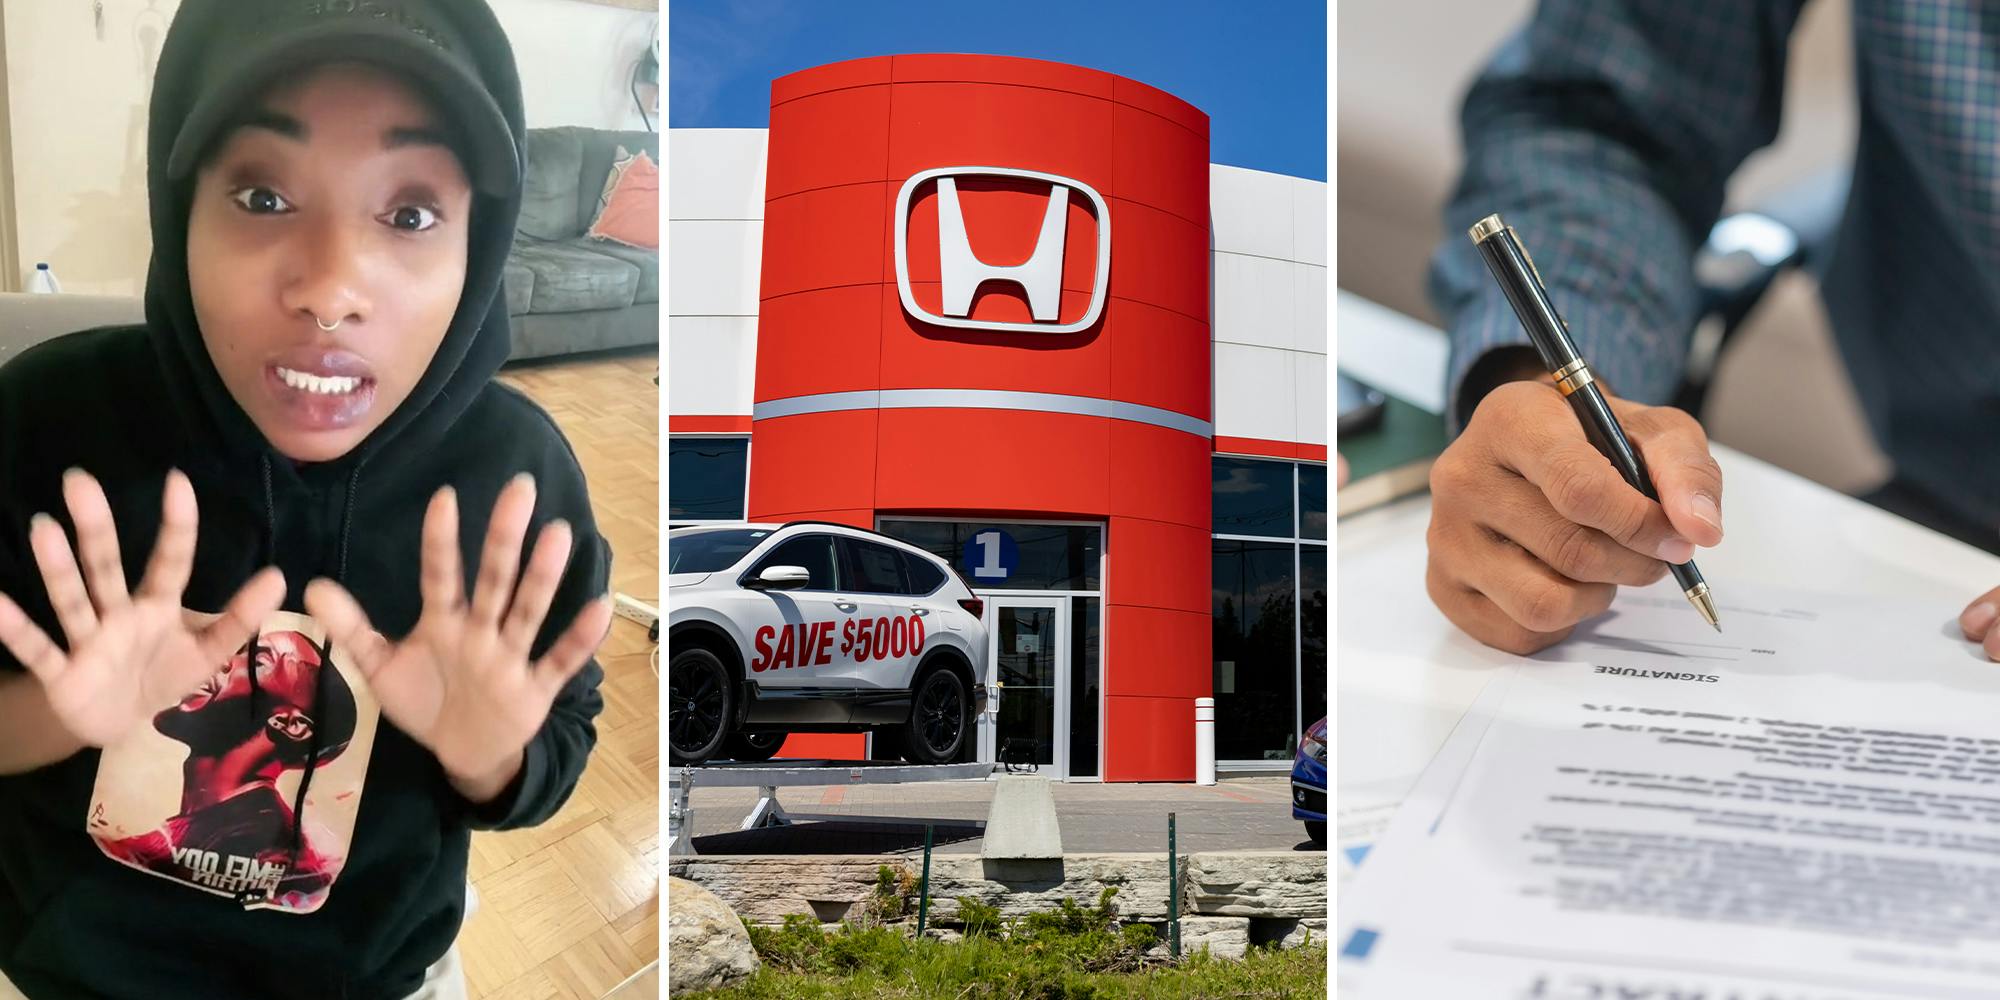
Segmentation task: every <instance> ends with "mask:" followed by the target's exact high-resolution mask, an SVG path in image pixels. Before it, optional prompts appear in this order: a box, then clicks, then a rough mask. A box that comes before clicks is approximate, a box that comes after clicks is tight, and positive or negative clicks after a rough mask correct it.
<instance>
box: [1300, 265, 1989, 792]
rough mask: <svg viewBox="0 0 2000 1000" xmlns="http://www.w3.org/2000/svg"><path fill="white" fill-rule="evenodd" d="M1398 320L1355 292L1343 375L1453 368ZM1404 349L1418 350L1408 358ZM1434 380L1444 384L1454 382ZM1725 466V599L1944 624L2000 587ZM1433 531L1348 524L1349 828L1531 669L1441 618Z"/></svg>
mask: <svg viewBox="0 0 2000 1000" xmlns="http://www.w3.org/2000/svg"><path fill="white" fill-rule="evenodd" d="M1383 312H1384V311H1382V310H1381V309H1380V307H1377V306H1373V304H1372V303H1367V302H1365V301H1364V300H1360V299H1356V298H1355V297H1353V296H1351V295H1349V294H1348V293H1342V294H1341V295H1340V299H1339V313H1338V316H1339V323H1340V326H1339V330H1340V337H1339V341H1340V348H1339V350H1340V354H1339V359H1340V364H1341V367H1342V368H1343V369H1347V370H1351V371H1353V372H1354V373H1355V374H1356V375H1357V376H1360V377H1363V378H1364V379H1369V378H1371V372H1372V370H1374V369H1376V368H1379V367H1382V366H1384V365H1385V364H1387V365H1390V366H1394V367H1401V368H1403V369H1404V376H1403V377H1405V378H1408V377H1410V376H1409V374H1408V370H1409V368H1411V367H1413V366H1417V365H1422V364H1425V363H1426V361H1425V359H1429V363H1431V364H1433V365H1438V364H1439V358H1440V355H1439V354H1438V337H1439V335H1438V334H1437V331H1435V330H1433V329H1430V328H1428V327H1424V326H1422V324H1416V323H1414V321H1411V320H1408V319H1407V318H1404V317H1401V316H1396V315H1395V314H1388V317H1387V318H1386V319H1385V318H1383V316H1382V313H1383ZM1350 341H1352V342H1353V343H1354V344H1355V345H1356V350H1355V351H1354V352H1350V350H1349V347H1348V344H1349V342H1350ZM1399 344H1407V345H1409V347H1408V350H1407V351H1404V352H1402V353H1400V354H1399V349H1398V345H1399ZM1385 359H1386V361H1385ZM1433 370H1438V369H1436V368H1433ZM1433 381H1434V382H1437V383H1441V382H1442V373H1441V371H1439V374H1438V375H1437V376H1435V378H1434V379H1433ZM1715 455H1716V461H1717V462H1718V463H1720V464H1721V466H1722V477H1723V496H1722V510H1723V517H1722V521H1723V527H1724V530H1725V532H1726V534H1725V537H1724V539H1723V542H1722V544H1721V545H1719V546H1717V547H1715V548H1713V549H1703V550H1701V551H1700V552H1699V553H1698V554H1697V556H1696V559H1697V561H1699V562H1700V564H1701V571H1702V575H1703V576H1705V577H1707V578H1708V581H1709V585H1710V586H1712V587H1714V588H1715V590H1716V592H1717V593H1718V594H1719V595H1722V596H1723V597H1725V598H1726V597H1727V596H1728V593H1729V588H1730V587H1731V586H1734V585H1742V584H1761V585H1767V586H1776V587H1784V588H1790V589H1795V590H1817V591H1826V592H1831V593H1853V594H1882V595H1893V596H1897V597H1901V598H1908V599H1915V600H1918V601H1929V602H1934V603H1935V604H1936V605H1937V609H1938V620H1939V622H1940V625H1941V627H1943V626H1946V625H1949V623H1951V622H1952V621H1953V620H1955V619H1956V617H1957V615H1958V613H1959V611H1960V610H1962V609H1963V608H1964V607H1965V605H1966V604H1967V603H1968V602H1970V601H1971V600H1972V599H1973V598H1974V597H1977V596H1979V595H1980V594H1981V593H1983V592H1984V591H1986V590H1987V589H1988V588H1991V587H1994V586H1996V585H2000V557H1995V556H1993V555H1989V554H1987V553H1985V552H1982V551H1980V550H1979V549H1976V548H1973V547H1971V546H1969V545H1965V544H1962V543H1960V542H1958V541H1955V540H1953V539H1951V538H1947V537H1945V536H1943V535H1939V534H1937V533H1935V532H1933V531H1930V530H1929V529H1926V528H1923V527H1920V526H1918V525H1916V524H1913V523H1911V522H1909V521H1905V520H1903V519H1901V518H1898V517H1895V516H1894V515H1891V514H1887V513H1884V512H1882V511H1880V510H1877V509H1876V508H1874V507H1870V506H1868V505H1867V504H1864V503H1861V502H1860V501H1858V500H1854V499H1852V498H1850V497H1846V496H1843V495H1841V494H1840V493H1837V492H1835V491H1833V490H1829V489H1827V488H1825V487H1823V486H1820V485H1818V484H1816V483H1813V482H1810V481H1808V480H1805V479H1802V478H1800V477H1798V476H1794V475H1792V474H1791V473H1788V472H1785V471H1783V470H1781V469H1779V468H1777V467H1775V466H1772V465H1769V464H1766V463H1764V462H1761V461H1758V460H1757V459H1754V458H1751V457H1749V456H1747V455H1744V454H1742V453H1740V452H1736V451H1732V450H1730V449H1728V448H1725V447H1717V448H1716V449H1715ZM1429 522H1430V497H1429V496H1428V495H1420V496H1415V497H1410V498H1408V499H1406V500H1403V501H1401V502H1399V503H1395V504H1391V505H1389V506H1386V507H1382V508H1378V509H1376V510H1372V511H1366V512H1364V513H1361V514H1358V515H1355V516H1352V517H1348V518H1345V519H1342V520H1341V521H1340V522H1339V526H1338V531H1337V537H1338V541H1337V548H1338V551H1339V566H1338V589H1337V590H1336V591H1335V606H1336V607H1337V609H1338V610H1337V611H1336V616H1337V625H1336V630H1335V637H1336V643H1337V645H1338V646H1339V659H1338V660H1337V661H1336V662H1337V663H1338V665H1339V666H1338V675H1339V681H1338V686H1339V698H1338V699H1337V701H1338V706H1339V707H1338V709H1337V712H1338V725H1337V727H1336V731H1335V732H1336V740H1337V742H1338V746H1339V754H1340V762H1339V765H1338V768H1339V772H1340V773H1339V777H1338V779H1337V782H1338V785H1339V789H1340V791H1339V799H1338V801H1339V803H1340V813H1341V815H1342V816H1343V817H1345V816H1348V815H1349V814H1350V813H1352V814H1356V815H1359V814H1361V813H1363V812H1366V811H1368V810H1378V811H1379V810H1382V809H1386V808H1388V807H1389V806H1391V805H1392V804H1393V803H1394V802H1395V801H1398V800H1400V799H1401V797H1402V795H1403V794H1404V792H1405V791H1406V790H1407V788H1408V783H1409V782H1410V781H1411V780H1414V779H1415V777H1416V775H1417V774H1418V773H1420V772H1421V770H1422V769H1423V767H1424V765H1425V764H1427V763H1428V762H1429V761H1430V758H1431V757H1432V756H1433V755H1435V753H1436V752H1437V749H1438V747H1439V746H1440V745H1442V744H1443V742H1444V738H1445V736H1446V735H1447V734H1448V733H1449V732H1450V730H1451V726H1453V725H1455V724H1456V723H1457V722H1458V719H1459V717H1460V716H1462V715H1463V714H1464V711H1465V709H1466V707H1467V706H1468V705H1470V704H1471V702H1472V699H1473V697H1474V696H1476V695H1477V694H1478V692H1479V688H1480V686H1481V685H1483V684H1484V683H1485V680H1486V679H1487V677H1489V676H1490V675H1491V673H1492V669H1493V668H1494V667H1497V666H1500V665H1503V664H1506V663H1511V662H1516V661H1515V659H1514V658H1513V657H1510V656H1508V655H1507V654H1505V653H1500V652H1498V651H1496V650H1492V649H1489V648H1487V647H1485V646H1482V645H1480V644H1479V643H1477V642H1474V641H1473V640H1471V639H1470V638H1467V637H1466V636H1465V635H1464V634H1463V633H1461V632H1459V631H1458V630H1457V629H1456V628H1454V627H1453V626H1452V625H1451V624H1450V623H1449V622H1447V621H1446V620H1445V618H1444V616H1443V615H1441V614H1439V613H1438V612H1437V610H1436V608H1434V607H1432V605H1431V603H1430V598H1429V597H1428V595H1426V594H1425V592H1424V562H1425V558H1426V552H1425V546H1424V530H1425V527H1426V525H1428V524H1429ZM1693 614H1694V613H1693V612H1692V611H1690V612H1689V617H1690V620H1692V619H1693ZM1723 627H1724V628H1727V627H1728V622H1726V621H1725V622H1724V623H1723ZM1560 649H1561V647H1557V648H1556V652H1558V653H1559V652H1560ZM1995 669H2000V666H1996V667H1995Z"/></svg>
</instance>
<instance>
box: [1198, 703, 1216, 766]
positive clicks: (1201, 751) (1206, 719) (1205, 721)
mask: <svg viewBox="0 0 2000 1000" xmlns="http://www.w3.org/2000/svg"><path fill="white" fill-rule="evenodd" d="M1194 783H1195V784H1197V785H1213V784H1215V699H1214V698H1196V699H1195V700H1194Z"/></svg>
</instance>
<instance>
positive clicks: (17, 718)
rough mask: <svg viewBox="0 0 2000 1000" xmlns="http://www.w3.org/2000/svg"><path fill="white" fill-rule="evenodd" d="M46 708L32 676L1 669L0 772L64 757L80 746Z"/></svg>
mask: <svg viewBox="0 0 2000 1000" xmlns="http://www.w3.org/2000/svg"><path fill="white" fill-rule="evenodd" d="M83 748H84V747H83V741H82V740H79V739H77V738H76V737H75V736H72V735H70V732H69V730H67V729H64V728H63V726H62V723H60V722H58V721H56V715H55V712H54V711H53V710H51V709H50V708H49V701H48V699H47V698H46V697H44V696H43V694H42V685H41V682H40V681H37V680H35V678H34V677H32V676H30V675H28V674H24V673H15V672H11V671H10V672H4V673H0V774H21V773H23V772H26V771H33V770H35V769H37V768H42V767H47V766H48V765H50V764H54V763H56V762H57V761H61V760H67V759H69V758H70V757H72V756H75V755H76V753H77V752H78V751H80V750H82V749H83Z"/></svg>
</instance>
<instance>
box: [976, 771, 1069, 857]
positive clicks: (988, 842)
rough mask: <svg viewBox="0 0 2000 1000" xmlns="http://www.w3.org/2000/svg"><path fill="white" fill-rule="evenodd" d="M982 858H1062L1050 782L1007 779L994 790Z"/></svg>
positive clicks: (1018, 776)
mask: <svg viewBox="0 0 2000 1000" xmlns="http://www.w3.org/2000/svg"><path fill="white" fill-rule="evenodd" d="M979 856H980V857H982V858H993V859H996V860H1012V859H1030V860H1050V859H1056V858H1061V857H1062V856H1063V849H1062V828H1061V826H1060V825H1059V824H1058V823H1057V822H1056V796H1055V791H1054V789H1052V788H1051V787H1050V786H1049V779H1048V778H1046V777H1044V776H1042V775H1034V774H1009V775H1004V776H1002V777H1001V778H1000V780H999V781H998V782H996V783H995V785H994V788H993V804H992V805H991V806H990V807H988V810H987V813H986V832H985V836H984V839H983V840H982V841H981V844H980V848H979Z"/></svg>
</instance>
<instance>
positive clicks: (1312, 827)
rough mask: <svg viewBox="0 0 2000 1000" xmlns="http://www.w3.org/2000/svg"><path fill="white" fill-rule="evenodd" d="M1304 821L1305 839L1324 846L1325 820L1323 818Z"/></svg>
mask: <svg viewBox="0 0 2000 1000" xmlns="http://www.w3.org/2000/svg"><path fill="white" fill-rule="evenodd" d="M1304 822H1305V825H1306V839H1308V840H1310V841H1312V842H1313V843H1315V844H1318V845H1319V846H1321V847H1325V846H1326V820H1323V819H1309V820H1305V821H1304Z"/></svg>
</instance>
